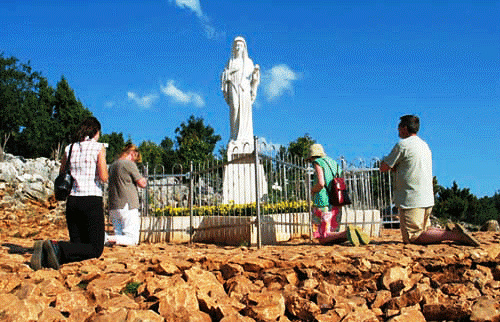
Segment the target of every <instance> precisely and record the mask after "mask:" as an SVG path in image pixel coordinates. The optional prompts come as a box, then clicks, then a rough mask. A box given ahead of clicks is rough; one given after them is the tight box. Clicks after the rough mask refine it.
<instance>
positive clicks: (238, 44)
mask: <svg viewBox="0 0 500 322" xmlns="http://www.w3.org/2000/svg"><path fill="white" fill-rule="evenodd" d="M238 53H240V55H238ZM232 56H233V58H236V57H238V56H241V57H243V58H247V57H248V51H247V42H246V41H245V38H243V37H241V36H238V37H236V38H234V40H233V50H232Z"/></svg>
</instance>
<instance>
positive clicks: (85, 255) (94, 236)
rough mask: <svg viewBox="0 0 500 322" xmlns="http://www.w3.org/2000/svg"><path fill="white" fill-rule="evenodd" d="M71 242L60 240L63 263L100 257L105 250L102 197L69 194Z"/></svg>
mask: <svg viewBox="0 0 500 322" xmlns="http://www.w3.org/2000/svg"><path fill="white" fill-rule="evenodd" d="M66 223H67V225H68V231H69V238H70V241H69V242H65V241H60V242H59V247H60V250H61V260H60V262H61V264H63V263H69V262H76V261H81V260H85V259H89V258H98V257H99V256H101V254H102V252H103V250H104V210H103V202H102V197H97V196H85V197H75V196H69V198H68V200H67V202H66Z"/></svg>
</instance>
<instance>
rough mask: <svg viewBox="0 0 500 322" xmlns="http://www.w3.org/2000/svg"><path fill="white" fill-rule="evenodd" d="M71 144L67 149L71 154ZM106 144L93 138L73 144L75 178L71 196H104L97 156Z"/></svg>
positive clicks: (73, 173) (72, 169)
mask: <svg viewBox="0 0 500 322" xmlns="http://www.w3.org/2000/svg"><path fill="white" fill-rule="evenodd" d="M70 146H71V145H68V146H67V147H66V149H65V151H66V156H67V155H68V154H69V149H70ZM103 147H104V145H103V144H102V143H98V142H95V141H92V140H89V141H83V142H77V143H74V144H73V150H72V152H71V160H70V162H71V163H70V169H71V175H72V176H73V178H74V179H75V181H74V183H73V189H72V190H71V194H70V195H71V196H102V191H103V184H102V182H101V180H100V179H99V176H98V174H97V156H98V154H99V152H100V151H101V150H102V148H103Z"/></svg>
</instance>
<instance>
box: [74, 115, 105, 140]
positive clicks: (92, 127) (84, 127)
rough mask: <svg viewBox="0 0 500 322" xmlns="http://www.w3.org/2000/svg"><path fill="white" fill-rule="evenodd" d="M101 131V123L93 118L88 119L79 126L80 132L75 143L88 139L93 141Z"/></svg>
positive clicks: (77, 131)
mask: <svg viewBox="0 0 500 322" xmlns="http://www.w3.org/2000/svg"><path fill="white" fill-rule="evenodd" d="M100 131H101V123H99V121H98V120H97V119H96V118H95V117H93V116H90V117H87V118H86V119H85V120H83V121H82V123H80V125H79V126H78V130H76V134H75V136H74V138H73V142H82V141H85V139H86V138H87V137H88V138H90V139H91V138H93V137H94V136H95V135H96V134H97V132H100Z"/></svg>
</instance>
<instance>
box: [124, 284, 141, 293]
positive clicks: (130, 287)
mask: <svg viewBox="0 0 500 322" xmlns="http://www.w3.org/2000/svg"><path fill="white" fill-rule="evenodd" d="M139 286H141V283H140V282H130V283H128V284H127V285H126V286H125V289H124V290H123V293H125V294H131V295H133V296H137V292H138V290H139Z"/></svg>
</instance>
